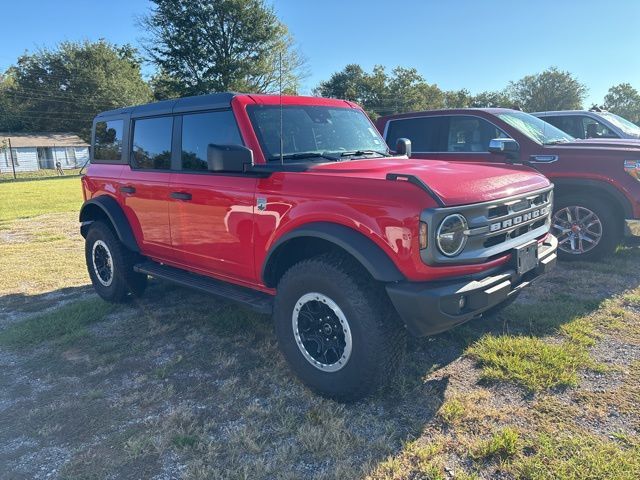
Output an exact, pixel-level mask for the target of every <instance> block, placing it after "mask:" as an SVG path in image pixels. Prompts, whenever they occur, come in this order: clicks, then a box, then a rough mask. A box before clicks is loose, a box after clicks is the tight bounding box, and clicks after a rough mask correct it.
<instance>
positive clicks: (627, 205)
mask: <svg viewBox="0 0 640 480" xmlns="http://www.w3.org/2000/svg"><path fill="white" fill-rule="evenodd" d="M553 184H554V189H553V190H554V192H557V193H555V196H556V198H557V197H558V196H559V195H560V193H559V192H561V191H562V190H563V187H565V188H566V187H568V188H574V189H577V188H580V187H588V188H593V189H597V190H602V191H603V192H605V193H607V194H608V195H609V196H610V197H612V198H614V199H615V200H616V201H617V202H618V204H619V205H620V207H622V211H623V212H624V215H625V218H633V208H632V206H631V202H630V201H629V199H628V198H627V197H626V196H625V194H624V193H622V192H621V191H620V190H618V189H617V188H616V187H614V186H613V185H611V184H610V183H607V182H605V181H602V180H593V179H590V178H554V179H553Z"/></svg>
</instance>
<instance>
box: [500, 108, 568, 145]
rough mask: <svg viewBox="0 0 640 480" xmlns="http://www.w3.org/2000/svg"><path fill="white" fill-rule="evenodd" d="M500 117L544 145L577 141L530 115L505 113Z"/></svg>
mask: <svg viewBox="0 0 640 480" xmlns="http://www.w3.org/2000/svg"><path fill="white" fill-rule="evenodd" d="M498 117H499V118H500V119H502V120H504V121H505V122H507V123H508V124H509V125H511V126H512V127H513V128H515V129H516V130H518V131H520V132H521V133H523V134H524V135H526V136H527V137H529V138H530V139H532V140H534V141H536V142H538V143H542V144H543V145H551V144H554V143H563V142H571V141H573V140H575V139H574V138H573V137H572V136H571V135H569V134H567V133H565V132H563V131H562V130H560V129H559V128H556V127H554V126H553V125H551V124H550V123H547V122H545V121H544V120H541V119H539V118H538V117H534V116H533V115H529V114H528V113H524V112H505V113H498Z"/></svg>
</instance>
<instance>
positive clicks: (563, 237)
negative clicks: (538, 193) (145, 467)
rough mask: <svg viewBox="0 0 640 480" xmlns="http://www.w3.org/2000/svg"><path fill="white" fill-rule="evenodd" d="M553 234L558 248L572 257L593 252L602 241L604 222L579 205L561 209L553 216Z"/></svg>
mask: <svg viewBox="0 0 640 480" xmlns="http://www.w3.org/2000/svg"><path fill="white" fill-rule="evenodd" d="M552 233H553V234H554V235H555V236H556V237H558V248H559V249H560V250H562V251H563V252H566V253H570V254H572V255H580V254H583V253H587V252H589V251H591V250H593V249H594V248H595V247H596V246H597V245H598V244H599V243H600V240H601V239H602V234H603V228H602V222H601V221H600V218H599V217H598V215H596V213H595V212H593V211H591V210H589V209H588V208H585V207H581V206H579V205H571V206H567V207H564V208H561V209H560V210H558V211H557V212H555V213H554V215H553V221H552Z"/></svg>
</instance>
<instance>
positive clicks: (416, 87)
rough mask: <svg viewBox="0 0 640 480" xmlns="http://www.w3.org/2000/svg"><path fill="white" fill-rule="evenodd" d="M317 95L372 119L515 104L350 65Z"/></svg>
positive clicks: (407, 72)
mask: <svg viewBox="0 0 640 480" xmlns="http://www.w3.org/2000/svg"><path fill="white" fill-rule="evenodd" d="M314 94H316V95H319V96H321V97H332V98H342V99H345V100H350V101H353V102H356V103H358V104H360V105H361V106H362V107H363V108H364V109H365V110H366V111H367V113H368V114H369V115H370V116H371V117H373V118H377V117H378V116H380V115H391V114H395V113H403V112H410V111H417V110H431V109H437V108H465V107H509V106H511V103H512V102H511V101H510V100H509V99H508V97H507V96H506V94H504V93H503V92H482V93H480V94H479V95H475V96H474V95H471V94H470V93H469V91H468V90H466V89H461V90H455V91H453V90H452V91H443V90H441V89H440V88H439V87H438V86H437V85H435V84H430V83H428V82H427V81H426V80H425V78H424V77H423V76H422V75H420V74H419V73H418V71H417V70H416V69H415V68H403V67H396V68H394V69H393V70H392V71H391V73H388V72H387V70H386V68H385V67H383V66H382V65H376V66H375V67H374V68H373V71H372V72H371V73H367V72H365V71H364V70H363V69H362V67H361V66H360V65H358V64H350V65H347V66H346V67H345V68H344V69H343V70H341V71H339V72H336V73H334V74H333V75H331V77H330V78H329V79H328V80H326V81H324V82H321V83H320V85H318V87H317V88H316V89H315V90H314Z"/></svg>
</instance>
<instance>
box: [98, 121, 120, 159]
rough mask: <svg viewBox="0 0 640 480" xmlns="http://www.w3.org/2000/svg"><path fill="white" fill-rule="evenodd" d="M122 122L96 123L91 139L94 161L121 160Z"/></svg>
mask: <svg viewBox="0 0 640 480" xmlns="http://www.w3.org/2000/svg"><path fill="white" fill-rule="evenodd" d="M123 123H124V122H123V121H122V120H110V121H108V122H96V130H95V136H94V139H93V158H94V160H103V161H105V160H106V161H108V160H112V161H119V160H121V159H122V128H123Z"/></svg>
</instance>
